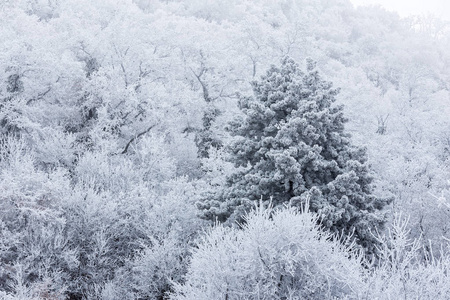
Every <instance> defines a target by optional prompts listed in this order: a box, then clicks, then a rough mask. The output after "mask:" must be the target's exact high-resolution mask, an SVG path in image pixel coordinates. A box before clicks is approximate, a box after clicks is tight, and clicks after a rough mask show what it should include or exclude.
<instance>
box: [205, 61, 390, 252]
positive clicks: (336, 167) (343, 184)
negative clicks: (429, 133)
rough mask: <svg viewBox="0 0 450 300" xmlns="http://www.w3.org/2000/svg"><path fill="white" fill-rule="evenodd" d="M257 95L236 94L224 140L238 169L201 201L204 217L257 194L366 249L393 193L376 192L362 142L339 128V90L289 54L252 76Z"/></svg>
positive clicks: (232, 209)
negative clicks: (315, 218)
mask: <svg viewBox="0 0 450 300" xmlns="http://www.w3.org/2000/svg"><path fill="white" fill-rule="evenodd" d="M253 91H254V97H248V98H241V100H240V108H241V110H242V112H243V113H244V117H240V118H237V119H235V120H234V121H233V122H231V123H230V125H229V128H228V130H229V131H230V133H231V135H232V136H234V140H233V142H232V143H231V144H230V145H229V146H228V151H229V153H230V157H231V161H232V162H233V163H234V164H235V166H236V167H241V168H238V169H237V170H238V171H236V172H235V173H234V174H232V175H231V176H229V177H228V178H227V186H226V187H225V189H223V190H221V191H218V192H213V193H211V194H210V195H209V196H208V197H207V199H205V200H204V201H202V202H201V203H200V208H201V209H202V210H203V212H204V216H205V217H206V218H209V219H217V220H219V221H222V222H224V221H228V222H234V221H241V218H242V216H243V215H244V214H245V212H246V211H248V210H249V209H250V208H251V207H253V206H254V203H255V201H259V200H260V199H261V198H262V199H265V201H269V200H268V199H271V198H272V199H273V200H272V204H273V205H274V206H280V205H283V204H285V203H290V204H291V205H297V206H300V204H301V203H304V202H305V201H307V200H309V203H310V210H312V211H313V212H317V213H318V214H319V215H320V216H321V217H322V225H323V226H324V227H325V228H327V229H330V230H331V231H332V232H336V233H344V234H345V235H351V234H353V235H354V237H355V238H356V241H357V243H358V244H360V245H361V246H363V247H364V249H365V250H366V252H368V253H372V252H373V251H374V245H375V244H376V240H375V239H374V237H373V235H372V234H371V231H373V230H374V229H375V228H380V227H382V226H383V224H384V222H385V215H384V213H383V212H382V209H383V207H385V205H386V204H388V203H389V202H390V201H391V199H390V198H378V197H376V196H375V195H373V188H372V185H371V182H372V177H371V175H370V171H369V168H368V165H367V163H366V161H367V156H366V151H365V149H362V148H358V147H355V146H353V145H352V144H351V141H350V136H349V134H347V133H346V132H345V131H344V124H345V122H346V119H345V118H344V115H343V107H342V106H337V105H333V103H334V102H335V96H336V95H337V93H338V90H337V89H333V88H332V84H331V83H330V82H326V81H324V80H322V79H321V78H320V77H319V74H318V72H317V71H316V70H315V64H314V63H313V62H312V61H310V60H309V61H307V71H306V73H304V72H302V71H301V70H300V69H299V67H298V65H297V64H296V63H295V62H294V61H293V60H292V59H290V58H285V59H283V61H282V66H281V67H280V68H278V67H275V66H272V67H271V68H270V69H269V70H268V72H267V74H266V75H265V76H262V78H261V80H260V81H256V82H253Z"/></svg>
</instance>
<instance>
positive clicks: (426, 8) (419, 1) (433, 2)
mask: <svg viewBox="0 0 450 300" xmlns="http://www.w3.org/2000/svg"><path fill="white" fill-rule="evenodd" d="M351 1H352V2H353V3H354V4H355V5H368V4H380V5H381V6H383V7H385V8H386V9H388V10H395V11H397V12H398V13H399V14H400V16H402V17H406V16H408V15H411V14H423V13H427V12H428V13H432V14H434V15H436V16H438V17H440V18H442V19H445V20H449V21H450V0H351Z"/></svg>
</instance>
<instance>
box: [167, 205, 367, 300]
mask: <svg viewBox="0 0 450 300" xmlns="http://www.w3.org/2000/svg"><path fill="white" fill-rule="evenodd" d="M317 223H318V216H317V215H315V214H313V213H311V212H309V211H307V210H305V209H303V210H302V211H299V210H297V209H295V208H291V207H289V208H286V209H277V210H273V209H271V208H269V209H263V208H261V207H259V208H257V209H256V210H254V211H252V212H250V213H249V214H248V215H247V216H246V223H245V224H244V225H242V229H238V228H228V227H224V226H221V225H217V226H216V227H215V228H213V229H212V230H210V231H209V232H208V233H207V234H206V235H205V236H204V237H203V239H202V240H201V242H200V243H199V245H198V248H197V249H194V250H193V256H192V261H191V264H190V267H189V270H188V273H187V275H186V283H185V284H184V285H177V287H176V292H175V293H174V294H173V296H172V299H199V300H200V299H205V300H206V299H331V298H333V297H337V298H340V297H346V296H352V295H354V296H356V295H358V293H359V291H362V290H363V289H364V285H365V284H364V282H363V276H362V268H361V259H362V258H361V254H360V253H359V252H357V251H356V250H355V248H354V247H353V245H351V244H348V243H347V244H345V245H343V243H341V242H340V241H339V240H338V239H337V237H336V236H333V235H331V234H330V233H328V232H325V231H323V230H321V229H320V227H319V226H318V225H317Z"/></svg>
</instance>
